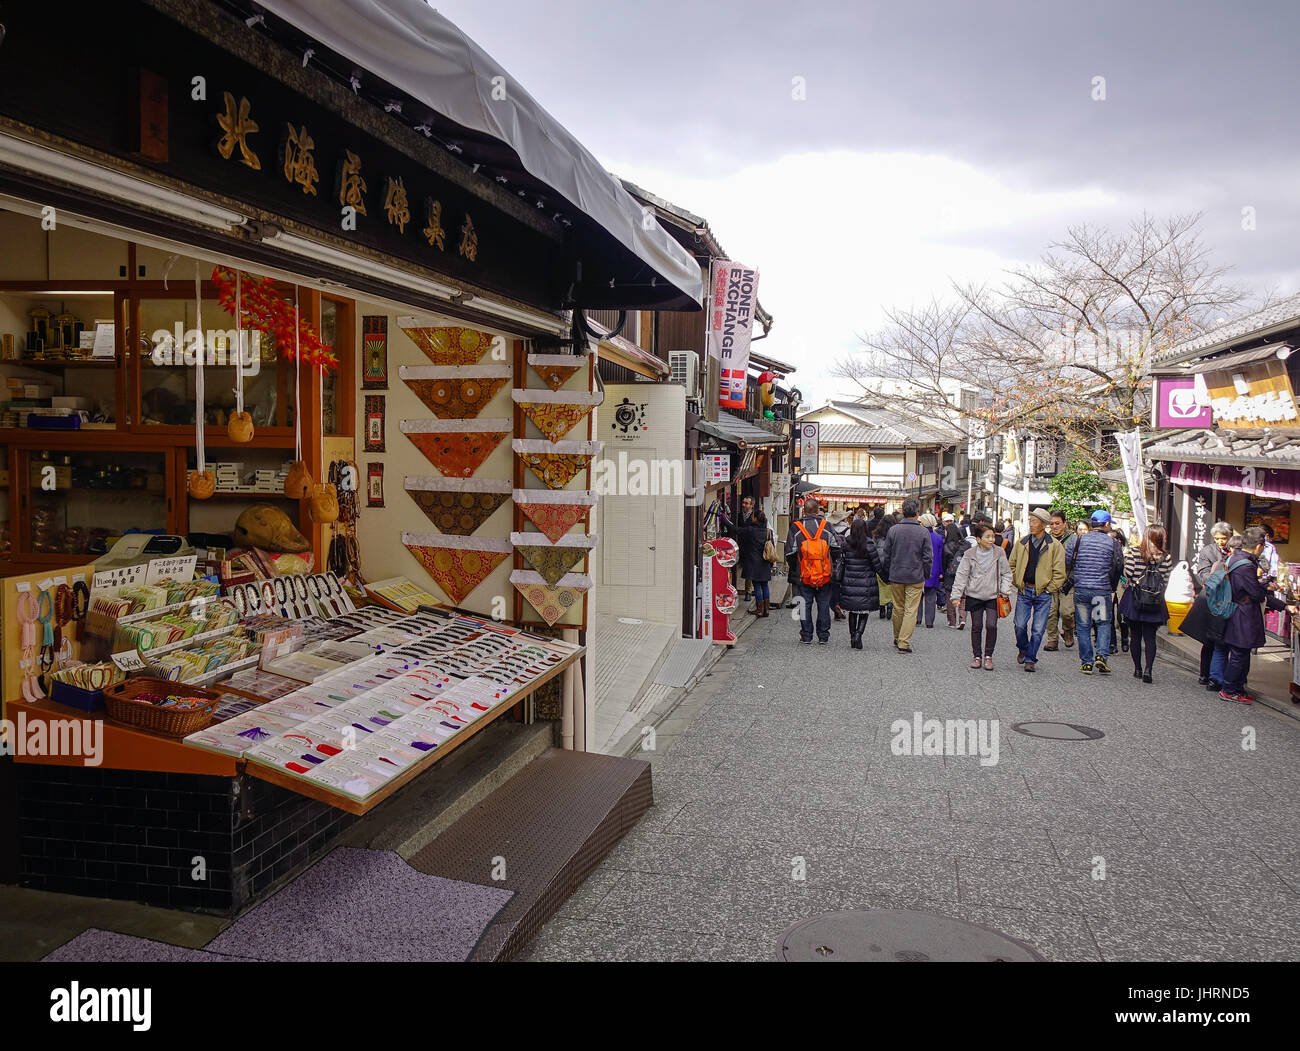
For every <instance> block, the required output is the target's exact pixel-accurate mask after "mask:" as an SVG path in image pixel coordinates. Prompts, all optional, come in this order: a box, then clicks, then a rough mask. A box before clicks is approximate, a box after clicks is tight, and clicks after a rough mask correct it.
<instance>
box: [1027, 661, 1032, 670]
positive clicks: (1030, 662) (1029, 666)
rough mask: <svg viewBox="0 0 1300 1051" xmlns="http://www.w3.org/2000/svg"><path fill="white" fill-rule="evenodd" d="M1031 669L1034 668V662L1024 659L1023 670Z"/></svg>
mask: <svg viewBox="0 0 1300 1051" xmlns="http://www.w3.org/2000/svg"><path fill="white" fill-rule="evenodd" d="M1033 670H1034V662H1033V661H1025V671H1033Z"/></svg>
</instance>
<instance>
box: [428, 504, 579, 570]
mask: <svg viewBox="0 0 1300 1051" xmlns="http://www.w3.org/2000/svg"><path fill="white" fill-rule="evenodd" d="M406 491H407V493H408V494H409V495H410V497H411V499H412V500H414V501H415V502H416V504H417V505H418V506H419V508H420V510H421V511H423V512H424V513H425V515H427V516H428V519H429V521H430V522H432V523H433V524H434V525H436V526H437V527H438V529H439V531H440V532H443V533H458V534H459V535H461V536H469V535H470V534H471V533H473V532H474V531H475V530H476V529H478V527H479V526H481V525H482V524H483V523H484V522H486V521H487V520H488V519H489V518H491V517H492V515H493V513H494V512H495V511H496V509H497V508H498V507H500V506H501V505H502V504H504V503H505V502H506V501H507V500H509V499H510V494H509V493H455V492H447V491H444V490H432V489H408V490H406ZM556 579H557V580H558V579H559V577H556Z"/></svg>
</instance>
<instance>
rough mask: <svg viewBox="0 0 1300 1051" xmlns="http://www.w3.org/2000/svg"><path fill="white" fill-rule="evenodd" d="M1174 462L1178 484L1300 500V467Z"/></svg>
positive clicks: (1173, 474)
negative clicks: (1284, 467)
mask: <svg viewBox="0 0 1300 1051" xmlns="http://www.w3.org/2000/svg"><path fill="white" fill-rule="evenodd" d="M1170 466H1171V468H1172V469H1171V470H1170V472H1169V480H1170V481H1171V482H1173V483H1174V484H1175V485H1201V486H1206V487H1207V488H1210V489H1226V490H1228V491H1229V492H1232V493H1250V494H1252V495H1254V496H1268V497H1272V498H1273V499H1275V500H1300V471H1288V470H1285V469H1282V468H1276V467H1251V466H1241V467H1236V466H1233V465H1232V464H1214V463H1175V464H1171V465H1170Z"/></svg>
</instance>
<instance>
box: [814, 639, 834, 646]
mask: <svg viewBox="0 0 1300 1051" xmlns="http://www.w3.org/2000/svg"><path fill="white" fill-rule="evenodd" d="M830 641H831V640H830V639H818V640H817V645H818V646H825V645H827V644H828V643H829V642H830Z"/></svg>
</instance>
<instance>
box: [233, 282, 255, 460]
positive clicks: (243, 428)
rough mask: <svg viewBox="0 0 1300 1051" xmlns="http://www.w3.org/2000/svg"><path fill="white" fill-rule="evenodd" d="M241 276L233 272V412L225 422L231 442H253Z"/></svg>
mask: <svg viewBox="0 0 1300 1051" xmlns="http://www.w3.org/2000/svg"><path fill="white" fill-rule="evenodd" d="M243 276H244V275H243V274H241V273H240V272H239V271H236V272H235V411H234V412H232V413H231V414H230V419H229V420H228V421H227V422H226V433H227V434H228V435H230V440H231V441H232V442H239V443H240V444H243V443H244V442H251V441H252V440H253V417H252V415H251V414H250V413H247V412H245V411H244V292H243Z"/></svg>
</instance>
